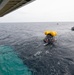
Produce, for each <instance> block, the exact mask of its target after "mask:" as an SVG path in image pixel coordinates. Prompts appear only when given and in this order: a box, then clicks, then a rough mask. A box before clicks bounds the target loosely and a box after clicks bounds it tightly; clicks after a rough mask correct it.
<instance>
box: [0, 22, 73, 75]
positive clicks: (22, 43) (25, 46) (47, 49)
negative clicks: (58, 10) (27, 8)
mask: <svg viewBox="0 0 74 75" xmlns="http://www.w3.org/2000/svg"><path fill="white" fill-rule="evenodd" d="M73 26H74V23H67V22H63V23H62V22H60V23H56V22H37V23H36V22H34V23H33V22H31V23H0V75H74V31H72V30H71V28H72V27H73ZM45 30H54V31H57V34H58V35H57V36H56V37H55V38H56V39H57V41H56V42H55V43H54V46H44V45H43V44H44V42H43V39H44V38H45V35H44V31H45Z"/></svg>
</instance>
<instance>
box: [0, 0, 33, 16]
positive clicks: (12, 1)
mask: <svg viewBox="0 0 74 75" xmlns="http://www.w3.org/2000/svg"><path fill="white" fill-rule="evenodd" d="M31 1H34V0H9V1H8V2H7V4H5V6H4V7H3V8H2V9H1V10H0V17H1V16H3V15H5V14H7V13H9V12H11V11H13V10H14V9H17V8H18V7H20V6H22V5H24V4H26V3H28V2H31Z"/></svg>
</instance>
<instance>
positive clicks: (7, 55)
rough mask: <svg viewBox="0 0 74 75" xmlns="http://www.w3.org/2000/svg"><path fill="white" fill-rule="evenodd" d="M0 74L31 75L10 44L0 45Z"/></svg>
mask: <svg viewBox="0 0 74 75" xmlns="http://www.w3.org/2000/svg"><path fill="white" fill-rule="evenodd" d="M0 75H32V74H31V72H30V71H29V69H28V67H27V66H26V65H24V64H23V62H22V60H21V59H20V58H18V56H17V54H16V53H15V52H14V51H13V48H12V47H10V46H4V45H2V46H0Z"/></svg>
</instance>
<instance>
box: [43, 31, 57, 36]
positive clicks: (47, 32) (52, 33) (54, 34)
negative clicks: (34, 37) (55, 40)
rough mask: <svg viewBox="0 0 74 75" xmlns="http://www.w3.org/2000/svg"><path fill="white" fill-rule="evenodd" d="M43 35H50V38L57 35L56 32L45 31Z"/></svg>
mask: <svg viewBox="0 0 74 75" xmlns="http://www.w3.org/2000/svg"><path fill="white" fill-rule="evenodd" d="M44 33H45V35H48V34H51V35H52V36H56V35H57V32H56V31H50V30H47V31H45V32H44Z"/></svg>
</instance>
